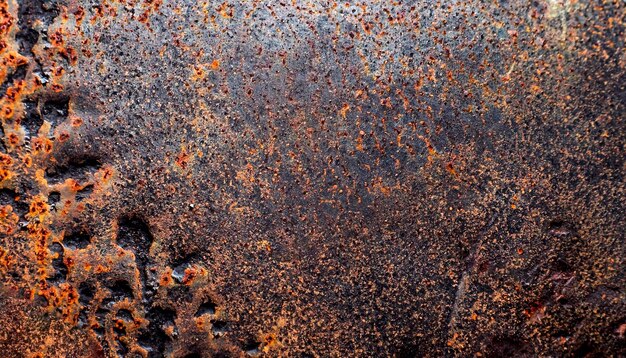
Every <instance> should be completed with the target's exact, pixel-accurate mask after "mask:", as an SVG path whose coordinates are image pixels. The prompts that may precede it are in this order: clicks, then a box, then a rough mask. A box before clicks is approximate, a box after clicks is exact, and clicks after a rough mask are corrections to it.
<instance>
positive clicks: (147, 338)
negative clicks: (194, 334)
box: [139, 307, 176, 357]
mask: <svg viewBox="0 0 626 358" xmlns="http://www.w3.org/2000/svg"><path fill="white" fill-rule="evenodd" d="M146 319H148V321H150V323H149V324H148V327H146V329H145V331H143V332H142V333H141V335H140V336H139V344H140V345H141V346H143V347H144V348H146V349H147V350H148V352H149V357H163V356H164V352H165V349H166V346H167V344H168V342H169V341H170V337H169V336H168V335H167V334H165V331H164V330H163V329H164V327H166V326H172V325H174V320H175V319H176V311H174V310H171V309H168V308H165V309H164V308H161V307H152V308H151V309H150V310H149V311H148V313H147V314H146Z"/></svg>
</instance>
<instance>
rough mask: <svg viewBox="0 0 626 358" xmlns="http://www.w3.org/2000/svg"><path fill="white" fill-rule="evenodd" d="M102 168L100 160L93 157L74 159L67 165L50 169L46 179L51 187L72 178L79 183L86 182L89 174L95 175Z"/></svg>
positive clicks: (47, 171)
mask: <svg viewBox="0 0 626 358" xmlns="http://www.w3.org/2000/svg"><path fill="white" fill-rule="evenodd" d="M100 167H101V163H100V161H99V160H98V159H96V158H93V157H86V158H74V159H70V161H69V162H68V163H66V164H61V165H58V166H54V167H51V168H48V169H47V170H46V178H47V180H48V183H49V184H50V185H54V184H57V183H62V182H64V181H65V180H66V179H69V178H72V179H74V180H76V181H77V182H82V181H85V180H86V179H87V178H88V175H89V174H93V173H95V172H96V171H97V170H98V169H99V168H100Z"/></svg>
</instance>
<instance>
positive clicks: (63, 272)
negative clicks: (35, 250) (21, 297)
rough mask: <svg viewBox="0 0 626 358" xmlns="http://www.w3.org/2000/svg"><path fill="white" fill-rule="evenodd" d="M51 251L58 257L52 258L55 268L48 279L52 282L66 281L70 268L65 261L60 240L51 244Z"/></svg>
mask: <svg viewBox="0 0 626 358" xmlns="http://www.w3.org/2000/svg"><path fill="white" fill-rule="evenodd" d="M50 252H51V253H52V254H57V257H56V258H55V259H52V268H53V269H54V273H53V274H52V275H51V276H50V277H48V279H47V280H48V282H50V283H52V284H58V283H61V282H65V280H66V279H67V273H68V270H67V266H66V265H65V262H63V257H64V255H63V246H62V245H61V244H59V243H58V242H55V243H53V244H52V245H50Z"/></svg>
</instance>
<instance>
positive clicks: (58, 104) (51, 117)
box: [41, 97, 69, 127]
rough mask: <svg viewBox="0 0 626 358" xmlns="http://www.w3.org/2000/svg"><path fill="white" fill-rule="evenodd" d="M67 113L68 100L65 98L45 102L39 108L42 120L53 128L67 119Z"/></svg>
mask: <svg viewBox="0 0 626 358" xmlns="http://www.w3.org/2000/svg"><path fill="white" fill-rule="evenodd" d="M68 112H69V98H67V97H65V98H59V99H55V100H49V101H46V102H45V103H44V105H43V106H42V108H41V115H42V117H43V119H45V120H46V121H48V122H50V123H51V124H52V126H53V127H55V126H56V125H57V124H59V123H61V122H63V121H64V120H65V119H66V118H67V116H68Z"/></svg>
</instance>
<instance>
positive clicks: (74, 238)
mask: <svg viewBox="0 0 626 358" xmlns="http://www.w3.org/2000/svg"><path fill="white" fill-rule="evenodd" d="M90 243H91V237H90V235H89V234H88V233H86V232H82V231H79V232H71V233H69V234H67V235H65V237H64V238H63V245H65V246H66V247H67V248H70V249H72V250H76V249H84V248H86V247H87V246H89V244H90Z"/></svg>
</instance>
